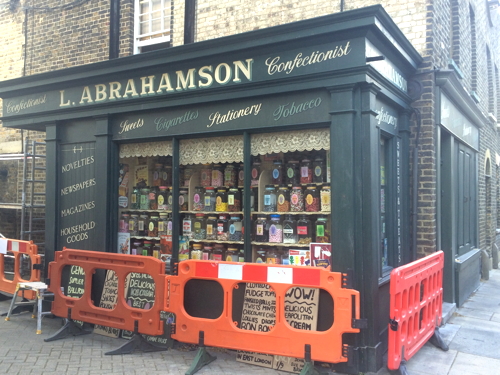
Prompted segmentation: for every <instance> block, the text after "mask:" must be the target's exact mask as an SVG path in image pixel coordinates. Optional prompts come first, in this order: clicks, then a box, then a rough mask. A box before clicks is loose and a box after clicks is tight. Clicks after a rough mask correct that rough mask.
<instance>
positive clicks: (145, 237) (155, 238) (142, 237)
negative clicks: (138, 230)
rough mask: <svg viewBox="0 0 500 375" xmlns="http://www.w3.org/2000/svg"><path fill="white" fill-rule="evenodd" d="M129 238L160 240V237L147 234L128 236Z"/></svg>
mask: <svg viewBox="0 0 500 375" xmlns="http://www.w3.org/2000/svg"><path fill="white" fill-rule="evenodd" d="M130 238H134V239H136V240H148V241H151V240H155V241H160V237H149V236H130Z"/></svg>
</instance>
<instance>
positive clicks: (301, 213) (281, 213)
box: [252, 211, 331, 215]
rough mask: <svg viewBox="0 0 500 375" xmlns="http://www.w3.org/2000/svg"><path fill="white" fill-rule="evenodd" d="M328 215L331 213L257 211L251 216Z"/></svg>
mask: <svg viewBox="0 0 500 375" xmlns="http://www.w3.org/2000/svg"><path fill="white" fill-rule="evenodd" d="M330 214H331V211H314V212H307V211H298V212H290V211H284V212H277V211H276V212H271V211H259V212H252V215H330Z"/></svg>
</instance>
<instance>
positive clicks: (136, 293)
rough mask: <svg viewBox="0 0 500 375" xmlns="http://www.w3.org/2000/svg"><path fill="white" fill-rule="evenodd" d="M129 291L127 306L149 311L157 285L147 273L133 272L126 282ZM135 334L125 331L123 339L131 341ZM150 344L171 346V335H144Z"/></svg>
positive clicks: (127, 293) (126, 294)
mask: <svg viewBox="0 0 500 375" xmlns="http://www.w3.org/2000/svg"><path fill="white" fill-rule="evenodd" d="M126 287H127V291H126V293H125V301H126V303H127V305H129V306H130V307H133V308H136V309H144V310H148V309H150V308H151V307H153V304H154V302H155V293H156V285H155V281H154V279H153V277H151V275H149V274H147V273H137V272H132V273H130V274H129V277H128V279H127V282H126ZM132 335H133V332H131V331H127V330H123V331H122V335H121V337H122V338H124V339H127V340H129V339H131V338H132ZM142 336H143V337H144V338H145V339H146V340H147V341H148V342H150V343H152V344H153V345H156V346H169V344H170V343H169V337H168V336H169V335H167V332H165V333H164V334H163V335H162V336H148V335H142Z"/></svg>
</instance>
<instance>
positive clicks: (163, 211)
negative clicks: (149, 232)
mask: <svg viewBox="0 0 500 375" xmlns="http://www.w3.org/2000/svg"><path fill="white" fill-rule="evenodd" d="M120 212H137V213H140V212H147V213H154V212H156V213H159V214H170V213H172V211H170V210H141V209H140V208H120Z"/></svg>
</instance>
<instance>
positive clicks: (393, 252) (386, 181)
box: [379, 133, 402, 275]
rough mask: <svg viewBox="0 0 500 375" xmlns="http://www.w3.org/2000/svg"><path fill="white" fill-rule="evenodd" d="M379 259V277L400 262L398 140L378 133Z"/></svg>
mask: <svg viewBox="0 0 500 375" xmlns="http://www.w3.org/2000/svg"><path fill="white" fill-rule="evenodd" d="M379 164H380V175H379V184H380V194H379V212H380V221H379V254H380V255H379V256H380V260H381V270H382V275H387V274H388V273H389V272H390V270H391V268H392V267H396V266H397V265H399V264H401V262H402V255H401V254H402V250H401V232H402V228H401V222H402V214H401V212H402V206H401V205H402V197H401V178H402V170H401V140H400V139H399V138H397V137H392V136H389V135H388V134H385V133H381V135H380V143H379Z"/></svg>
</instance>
